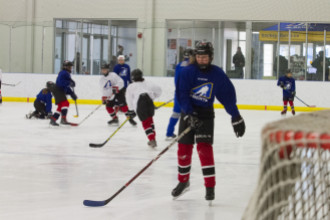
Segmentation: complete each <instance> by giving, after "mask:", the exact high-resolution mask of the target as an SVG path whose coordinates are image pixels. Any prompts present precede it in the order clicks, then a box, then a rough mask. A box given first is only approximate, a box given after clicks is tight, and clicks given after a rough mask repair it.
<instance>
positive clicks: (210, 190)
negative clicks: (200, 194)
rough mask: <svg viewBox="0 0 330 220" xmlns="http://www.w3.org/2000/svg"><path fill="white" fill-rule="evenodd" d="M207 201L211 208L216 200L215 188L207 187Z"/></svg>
mask: <svg viewBox="0 0 330 220" xmlns="http://www.w3.org/2000/svg"><path fill="white" fill-rule="evenodd" d="M205 199H206V201H208V202H209V206H212V201H213V200H214V187H206V195H205Z"/></svg>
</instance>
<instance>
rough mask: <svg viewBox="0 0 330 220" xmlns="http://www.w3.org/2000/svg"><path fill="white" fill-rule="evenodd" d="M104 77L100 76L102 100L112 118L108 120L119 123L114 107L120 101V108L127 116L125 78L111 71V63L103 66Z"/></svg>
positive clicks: (131, 120)
mask: <svg viewBox="0 0 330 220" xmlns="http://www.w3.org/2000/svg"><path fill="white" fill-rule="evenodd" d="M101 73H102V75H103V76H102V77H101V78H100V86H101V92H102V102H103V104H105V105H106V110H107V112H108V113H109V115H110V117H112V120H110V121H108V124H109V125H118V124H119V120H118V117H117V114H116V113H117V112H116V111H115V109H114V106H115V103H116V101H117V102H118V103H119V106H120V110H121V111H122V112H123V113H125V115H126V116H127V111H128V108H127V104H126V100H125V88H124V81H123V79H122V78H121V77H120V76H118V75H117V74H116V73H114V72H110V71H109V64H104V65H102V67H101ZM129 122H130V123H131V124H132V125H136V122H135V121H134V120H133V119H132V118H130V119H129Z"/></svg>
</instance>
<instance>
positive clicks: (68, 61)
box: [63, 60, 73, 67]
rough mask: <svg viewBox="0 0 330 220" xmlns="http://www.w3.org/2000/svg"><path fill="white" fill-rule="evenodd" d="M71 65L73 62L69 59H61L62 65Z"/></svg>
mask: <svg viewBox="0 0 330 220" xmlns="http://www.w3.org/2000/svg"><path fill="white" fill-rule="evenodd" d="M68 66H73V62H71V61H70V60H64V61H63V67H68Z"/></svg>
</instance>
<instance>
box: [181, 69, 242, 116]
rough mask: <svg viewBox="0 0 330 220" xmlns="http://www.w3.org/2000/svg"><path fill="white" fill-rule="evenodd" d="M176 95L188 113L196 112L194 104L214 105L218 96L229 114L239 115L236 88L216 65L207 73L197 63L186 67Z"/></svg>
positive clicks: (182, 108)
mask: <svg viewBox="0 0 330 220" xmlns="http://www.w3.org/2000/svg"><path fill="white" fill-rule="evenodd" d="M176 97H177V99H178V102H179V104H180V106H181V110H182V111H183V112H184V113H186V114H191V113H192V112H194V106H196V107H205V108H207V107H211V106H212V107H213V103H214V97H216V98H217V100H218V101H219V102H220V103H221V104H223V105H224V107H225V109H226V111H227V112H228V114H230V115H231V116H232V117H236V116H238V115H239V111H238V108H237V106H236V92H235V88H234V86H233V84H232V83H231V81H230V80H229V78H228V77H227V75H226V74H225V73H224V71H223V70H222V69H221V68H219V67H217V66H215V65H211V67H210V69H209V70H208V71H207V72H206V73H204V72H201V71H200V69H199V67H198V65H197V64H191V65H189V66H187V67H185V68H184V69H183V70H182V72H181V73H180V76H179V78H178V81H177V83H176Z"/></svg>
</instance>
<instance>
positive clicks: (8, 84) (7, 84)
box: [1, 81, 21, 87]
mask: <svg viewBox="0 0 330 220" xmlns="http://www.w3.org/2000/svg"><path fill="white" fill-rule="evenodd" d="M20 83H21V81H19V82H18V83H16V84H11V83H1V84H2V85H5V86H13V87H15V86H17V85H19V84H20Z"/></svg>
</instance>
